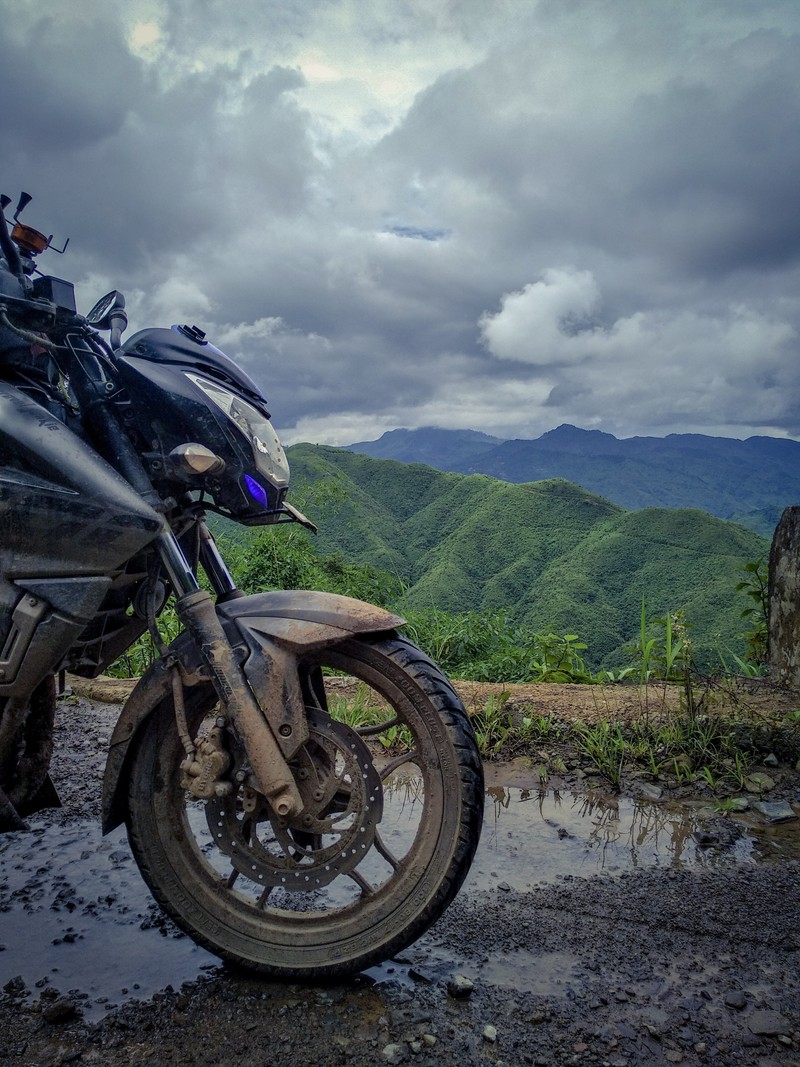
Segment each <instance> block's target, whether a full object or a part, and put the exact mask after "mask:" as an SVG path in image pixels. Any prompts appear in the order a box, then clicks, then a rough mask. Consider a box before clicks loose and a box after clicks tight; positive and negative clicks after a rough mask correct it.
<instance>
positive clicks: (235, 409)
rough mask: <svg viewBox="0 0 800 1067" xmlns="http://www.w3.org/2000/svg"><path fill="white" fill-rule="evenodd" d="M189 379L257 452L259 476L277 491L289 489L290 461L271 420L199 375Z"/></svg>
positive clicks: (255, 455) (255, 453)
mask: <svg viewBox="0 0 800 1067" xmlns="http://www.w3.org/2000/svg"><path fill="white" fill-rule="evenodd" d="M186 377H187V378H188V379H189V381H190V382H192V383H193V384H194V385H196V386H197V388H198V389H200V390H202V392H203V393H205V395H206V396H207V397H208V399H209V400H210V401H211V402H212V404H214V406H215V407H218V408H219V410H220V411H221V412H222V413H223V414H224V415H227V417H228V418H229V419H230V421H231V422H232V423H234V425H235V426H236V428H237V429H238V430H239V431H240V432H241V433H243V434H244V436H245V437H246V438H247V440H248V441H249V442H250V446H251V448H252V449H253V459H254V460H255V464H256V469H257V470H258V472H259V473H260V474H263V475H264V476H265V477H266V478H268V479H269V480H270V481H271V482H272V484H273V485H274V486H275V487H276V488H278V489H282V488H285V487H286V486H287V485H288V484H289V461H288V460H287V459H286V453H285V452H284V451H283V445H282V444H281V443H280V441H279V440H278V435H277V434H276V433H275V430H274V429H273V428H272V423H271V422H270V421H269V419H268V418H266V417H265V416H264V415H262V413H261V412H260V411H259V410H258V409H257V408H254V407H253V405H252V404H248V402H247V401H246V400H242V398H241V397H240V396H237V395H236V394H235V393H232V392H230V390H228V389H226V388H225V387H224V386H222V385H217V383H216V382H211V381H209V380H208V378H201V377H200V375H199V374H187V375H186Z"/></svg>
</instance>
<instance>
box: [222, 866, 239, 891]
mask: <svg viewBox="0 0 800 1067" xmlns="http://www.w3.org/2000/svg"><path fill="white" fill-rule="evenodd" d="M238 877H239V872H238V871H237V870H236V868H235V867H234V869H233V870H232V871H231V873H230V874H229V875H228V877H227V879H226V881H225V885H226V886H227V887H228V889H233V887H234V885H235V883H236V879H237V878H238Z"/></svg>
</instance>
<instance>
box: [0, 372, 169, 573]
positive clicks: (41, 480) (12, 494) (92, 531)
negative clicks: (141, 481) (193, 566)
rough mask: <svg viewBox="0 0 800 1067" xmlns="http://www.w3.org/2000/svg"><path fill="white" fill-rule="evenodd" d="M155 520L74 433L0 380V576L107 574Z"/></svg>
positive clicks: (147, 535)
mask: <svg viewBox="0 0 800 1067" xmlns="http://www.w3.org/2000/svg"><path fill="white" fill-rule="evenodd" d="M162 528H163V519H162V517H161V516H160V515H159V514H158V512H156V511H154V510H153V508H151V507H149V506H148V505H147V504H145V503H144V502H143V501H142V499H141V498H140V496H139V495H138V494H137V493H136V492H135V490H134V489H132V488H131V486H130V485H129V484H128V483H127V482H126V481H125V480H124V479H123V478H122V477H121V476H120V475H119V474H117V472H116V471H115V470H114V469H113V468H112V467H111V466H110V465H109V464H108V463H107V462H106V461H105V460H104V459H103V458H102V457H101V456H99V455H98V454H97V452H96V451H95V450H94V449H92V448H91V447H90V446H89V445H88V444H87V443H86V442H85V441H82V440H81V438H80V437H78V436H77V434H75V433H73V432H72V431H71V430H69V429H68V428H67V427H66V426H65V425H64V424H63V423H62V422H61V421H60V420H59V419H57V418H55V417H54V416H53V415H51V414H50V413H49V412H48V411H46V410H45V409H44V408H43V407H42V406H41V405H40V404H37V403H36V402H35V401H34V400H32V399H31V398H30V397H28V396H26V395H25V394H24V393H23V392H22V391H21V390H20V389H18V388H17V387H16V386H14V385H12V384H10V383H9V382H4V381H0V573H2V574H3V575H4V576H5V577H6V578H8V579H17V578H20V577H23V576H25V577H31V578H49V577H53V578H64V577H78V576H80V575H98V574H103V575H106V574H110V573H112V572H113V571H114V570H116V569H117V568H118V567H121V566H123V565H124V564H125V562H126V561H127V560H128V559H130V558H131V556H134V555H135V554H136V553H137V552H138V551H140V550H141V549H142V548H143V547H144V546H145V545H147V544H149V543H150V542H151V541H152V540H153V539H154V538H155V537H156V536H157V534H158V533H159V532H160V530H161V529H162Z"/></svg>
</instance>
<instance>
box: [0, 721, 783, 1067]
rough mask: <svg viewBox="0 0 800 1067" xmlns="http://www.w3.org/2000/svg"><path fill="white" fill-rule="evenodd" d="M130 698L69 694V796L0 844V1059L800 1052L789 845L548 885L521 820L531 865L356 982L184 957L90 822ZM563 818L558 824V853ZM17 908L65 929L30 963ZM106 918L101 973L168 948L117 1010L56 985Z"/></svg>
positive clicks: (477, 891) (311, 1060)
mask: <svg viewBox="0 0 800 1067" xmlns="http://www.w3.org/2000/svg"><path fill="white" fill-rule="evenodd" d="M116 710H117V709H115V708H112V707H107V706H103V705H88V704H87V703H86V702H85V701H76V702H75V703H72V704H69V705H65V706H64V708H63V709H62V712H61V715H60V722H61V727H60V729H59V738H58V745H59V753H60V755H59V759H58V763H57V766H56V768H55V774H56V777H57V778H58V779H59V783H58V784H59V788H60V790H61V792H62V797H63V800H64V804H65V806H64V808H63V809H62V810H61V811H56V812H49V813H42V814H40V815H38V816H36V817H35V818H34V820H33V822H34V829H35V833H34V834H33V835H31V837H30V843H29V844H28V843H23V842H22V841H21V835H8V836H7V837H6V838H5V839H3V841H2V842H0V861H2V862H4V864H5V865H4V866H2V867H0V872H2V875H3V876H2V878H0V989H2V990H3V991H2V993H0V1018H2V1027H0V1063H2V1064H8V1065H9V1067H11V1065H23V1064H24V1065H34V1064H40V1065H50V1064H65V1063H80V1064H84V1063H85V1064H102V1065H103V1067H106V1065H108V1067H116V1065H123V1064H124V1065H125V1067H128V1065H133V1064H140V1063H149V1064H173V1063H175V1064H177V1063H186V1062H189V1063H194V1064H198V1065H202V1064H208V1065H214V1067H216V1065H219V1064H236V1065H237V1067H251V1065H252V1067H256V1065H258V1067H262V1065H266V1064H276V1065H277V1064H280V1065H281V1067H295V1065H300V1064H302V1065H308V1064H315V1065H328V1064H331V1065H333V1064H337V1065H338V1064H342V1065H343V1064H349V1065H353V1067H362V1065H363V1067H367V1065H369V1067H375V1065H380V1064H385V1063H408V1064H412V1063H414V1064H421V1065H422V1064H426V1065H434V1064H435V1065H451V1064H452V1065H456V1064H458V1065H459V1067H461V1065H464V1064H471V1063H486V1064H490V1063H491V1064H507V1065H514V1067H516V1065H520V1064H534V1065H537V1067H549V1065H554V1067H555V1065H561V1064H581V1065H584V1064H585V1065H587V1067H588V1065H592V1067H593V1065H611V1067H623V1065H626V1067H635V1065H645V1064H668V1063H684V1064H718V1065H723V1067H725V1065H734V1064H737V1065H738V1064H741V1065H748V1067H750V1065H756V1067H758V1065H763V1067H768V1065H772V1064H775V1065H785V1067H790V1065H791V1067H796V1065H798V1064H800V980H799V979H798V962H800V953H799V952H798V950H799V949H800V864H799V863H798V862H797V861H796V860H791V859H781V858H780V857H778V858H777V859H775V858H773V862H769V863H758V864H756V863H752V862H749V861H747V862H742V863H736V862H734V863H729V864H722V865H721V866H719V867H714V866H706V867H703V866H699V865H693V866H689V867H682V866H679V867H673V866H670V865H669V864H668V863H665V865H663V866H653V867H649V868H648V869H636V868H635V867H632V866H631V865H628V869H626V870H623V871H621V872H619V873H613V872H612V873H609V871H608V870H602V869H601V870H592V871H591V872H590V873H588V874H587V873H586V870H585V868H581V869H580V870H581V872H582V873H581V874H580V876H578V875H576V874H570V873H567V874H566V875H562V876H560V877H558V878H557V880H556V881H555V882H553V881H552V879H551V878H549V877H547V875H548V871H547V870H546V869H545V867H546V865H547V863H548V862H549V861H548V858H547V855H546V854H545V853H542V852H539V851H537V848H536V847H535V846H534V844H533V842H532V840H531V842H530V843H529V841H528V840H527V839H526V838H525V837H524V836H522V837H520V836H519V835H517V840H516V841H515V843H514V845H515V848H516V850H517V853H518V857H517V861H518V867H517V870H519V864H520V863H522V864H523V865H524V866H525V870H526V878H525V879H522V880H520V879H519V878H517V879H514V878H510V877H509V876H508V875H507V872H506V871H505V870H504V869H503V867H502V866H501V861H500V860H494V859H490V860H489V861H487V862H489V864H490V866H491V863H493V862H494V863H496V866H497V869H496V870H489V871H488V875H489V877H488V880H487V878H482V879H481V880H480V881H479V882H477V883H472V884H471V883H468V885H467V887H465V890H464V891H462V894H461V895H460V896H459V898H458V899H457V900H456V902H455V904H454V905H453V906H452V907H451V908H450V910H449V912H448V913H447V915H446V916H445V918H444V919H443V920H442V921H440V922H439V923H438V924H437V925H436V926H435V927H434V928H433V929H432V930H431V931H430V932H429V933H428V934H427V935H426V936H425V937H424V938H423V939H422V940H421V941H420V942H418V943H417V944H416V945H415V946H413V948H412V949H410V950H409V951H408V952H407V953H406V954H405V955H403V956H402V957H401V958H400V959H398V960H395V961H392V962H391V963H389V964H387V965H385V966H384V967H382V968H380V969H379V970H376V971H374V972H372V973H371V974H368V975H364V976H360V977H359V978H357V979H355V980H353V981H352V982H350V983H348V984H337V985H331V986H319V985H297V984H293V985H285V984H281V983H272V982H264V981H261V980H256V979H253V978H251V977H248V976H247V975H244V974H238V973H235V972H233V971H231V970H229V969H225V968H222V967H218V966H217V965H216V964H215V963H214V961H213V960H212V959H211V958H210V957H203V958H200V959H198V958H197V957H195V956H192V957H191V958H190V957H189V956H187V953H190V951H191V949H190V946H188V942H187V939H185V938H183V939H176V938H174V930H173V929H172V928H171V927H170V925H169V924H167V923H162V922H161V921H160V920H159V918H158V915H157V913H156V911H155V906H154V905H151V904H149V903H148V902H147V898H146V894H144V892H143V891H142V890H140V889H139V888H138V874H137V872H136V871H135V869H133V865H132V862H131V861H130V860H129V859H128V858H127V857H126V850H127V845H126V844H125V842H124V838H121V839H119V840H117V839H114V840H113V841H111V842H110V843H108V842H106V843H102V844H98V843H97V842H96V841H95V839H94V838H92V839H90V837H89V831H88V830H87V829H86V827H88V826H89V825H90V822H91V823H93V822H94V820H95V818H96V815H97V803H98V797H99V780H100V775H101V772H102V765H103V745H104V743H105V739H106V738H107V736H108V733H109V731H110V728H111V724H112V722H113V717H114V715H115V713H116ZM797 810H800V809H797ZM562 831H563V834H562ZM506 832H507V831H504V830H503V829H502V825H501V829H500V831H499V833H501V834H502V833H506ZM510 833H511V831H508V834H509V836H510ZM570 833H571V831H570V830H569V829H567V828H565V827H562V826H555V827H554V828H553V837H554V839H555V840H559V839H560V838H561V837H562V836H563V838H564V845H565V847H567V846H568V845H569V840H568V838H569V836H570ZM97 840H98V841H99V838H98V839H97ZM9 842H10V844H9ZM59 842H61V844H59ZM103 850H105V851H103ZM528 852H529V854H528ZM498 855H499V854H498ZM103 864H105V865H106V866H102V865H103ZM101 867H102V870H101V871H100V873H99V874H98V873H97V871H98V870H100V868H101ZM92 872H94V873H92ZM103 872H105V873H103ZM120 872H122V873H120ZM92 878H95V879H99V881H93V880H92ZM509 882H511V883H513V884H509ZM140 892H141V893H142V897H141V901H142V903H140V904H137V903H133V904H131V903H130V901H131V899H135V900H136V901H138V900H139V899H140V898H139V897H136V896H135V897H134V898H131V897H130V896H126V894H130V893H132V894H137V893H140ZM137 909H138V910H137ZM25 916H28V917H29V918H30V917H31V916H33V917H34V918H35V919H36V921H37V922H38V923H41V924H46V923H52V924H54V925H53V927H52V931H51V932H52V933H53V935H54V936H53V937H52V939H51V940H52V948H51V949H48V950H47V954H46V955H47V958H42V959H41V960H38V959H37V961H36V963H32V962H31V959H32V958H33V954H34V952H35V948H34V946H33V945H32V944H30V945H28V942H26V941H25V940H24V938H23V936H22V935H21V934H20V929H21V924H22V922H23V918H24V917H25ZM93 924H94V925H93ZM92 930H94V931H95V936H98V937H99V940H98V948H97V950H93V951H90V952H87V953H86V956H87V958H88V959H89V960H90V961H91V960H96V961H98V966H99V961H100V960H101V959H102V958H103V951H105V952H106V953H107V954H108V955H109V957H110V958H111V960H112V966H113V961H114V958H115V953H116V966H117V967H118V968H123V967H128V968H129V969H130V968H131V967H132V968H133V970H132V971H131V974H132V975H133V977H134V978H135V977H136V974H137V973H138V972H137V969H139V971H140V972H141V974H142V975H144V974H145V972H147V967H148V963H149V962H151V960H148V956H153V955H154V954H155V949H153V948H152V946H153V945H155V944H156V943H158V946H159V950H158V959H159V964H158V967H159V970H158V972H157V976H158V984H157V985H156V987H155V988H156V989H157V990H158V991H156V992H154V993H153V992H152V989H147V988H145V987H142V988H140V989H139V990H138V991H137V990H136V988H135V985H136V984H140V983H138V982H132V984H131V985H130V987H129V996H126V995H123V996H121V997H118V998H116V1000H117V1004H116V1006H115V1007H113V1008H111V1010H106V1008H107V1007H108V1005H104V1004H103V1003H102V998H96V997H95V996H94V993H95V992H96V987H95V990H94V992H93V993H91V995H90V993H89V992H87V990H88V989H89V988H90V985H91V980H90V978H89V977H85V978H83V979H81V980H80V981H79V980H77V979H65V981H71V982H73V983H77V984H71V985H66V984H64V982H63V981H61V980H60V978H59V974H60V973H62V972H64V973H66V969H65V966H64V961H67V960H69V959H70V958H71V955H72V954H73V950H74V951H75V952H76V953H77V951H78V949H79V948H80V943H79V941H80V939H81V938H84V939H88V938H91V936H92ZM48 931H50V928H49V927H48ZM98 931H99V935H98ZM48 937H49V933H48ZM70 937H72V941H73V942H76V939H78V941H77V942H76V944H75V945H73V944H72V943H71V942H70V940H69V938H70ZM117 938H119V941H117V940H116V939H117ZM29 940H30V939H29ZM50 943H51V941H47V942H46V944H47V945H50ZM103 945H105V949H104V950H103V947H102V946H103ZM162 947H163V948H164V951H161V949H162ZM194 951H196V950H194ZM137 952H138V953H139V955H137ZM123 956H125V957H126V959H124V960H123ZM187 959H190V962H189V967H188V970H187V962H186V961H187ZM131 960H132V961H133V962H131ZM37 967H38V968H39V970H38V971H37V969H36V968H37ZM58 968H61V970H59V969H58ZM40 971H41V972H42V977H41V978H40V979H39V980H38V981H37V980H35V979H36V975H37V974H39V972H40ZM126 973H127V972H126ZM148 973H149V972H148ZM187 974H188V975H189V976H190V977H189V978H188V980H187ZM20 975H21V976H22V977H21V978H20V979H18V976H20ZM198 976H199V977H198ZM456 979H458V983H457V984H454V983H455V982H456ZM92 980H93V979H92ZM464 980H466V981H464ZM141 981H142V982H144V979H143V978H142V979H141ZM109 982H110V984H113V981H112V980H111V979H109ZM127 988H128V987H126V989H127ZM454 994H456V995H454ZM135 997H141V998H142V999H139V1000H136V999H133V998H135Z"/></svg>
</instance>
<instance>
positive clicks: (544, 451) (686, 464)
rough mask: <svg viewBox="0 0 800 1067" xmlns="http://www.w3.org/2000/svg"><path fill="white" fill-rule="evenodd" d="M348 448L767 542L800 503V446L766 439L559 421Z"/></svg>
mask: <svg viewBox="0 0 800 1067" xmlns="http://www.w3.org/2000/svg"><path fill="white" fill-rule="evenodd" d="M346 447H347V449H348V450H349V451H352V452H357V453H360V454H363V455H370V456H373V457H374V458H381V459H393V460H398V461H399V462H405V463H410V462H417V463H424V464H427V465H428V466H431V467H434V468H436V469H437V470H443V471H449V472H452V473H458V474H486V475H489V476H490V477H493V478H498V479H501V480H503V481H508V482H514V483H524V482H531V481H539V480H542V479H547V478H559V477H560V478H565V479H566V480H567V481H570V482H573V483H575V484H577V485H581V486H583V487H584V488H585V489H588V490H589V491H590V492H594V493H597V494H598V495H600V496H603V497H606V498H607V499H609V500H613V501H615V502H616V503H618V504H620V505H621V506H622V507H624V508H626V509H629V510H638V509H640V508H645V507H670V508H675V507H694V508H699V509H700V510H702V511H707V512H708V513H709V514H711V515H716V516H717V517H718V518H723V519H730V520H732V521H738V522H741V523H742V524H743V525H746V526H747V527H748V528H750V529H752V530H754V531H755V532H757V533H759V534H761V535H762V536H771V533H772V530H773V529H774V526H775V524H776V522H777V517H779V516H780V513H781V511H782V510H783V508H785V507H787V506H789V505H790V504H793V503H795V502H796V501H798V500H800V442H798V441H792V440H788V439H782V438H773V437H765V436H752V437H748V438H746V439H745V440H743V441H742V440H738V439H736V438H728V437H713V436H710V435H705V434H668V435H667V436H666V437H630V438H617V437H615V436H614V435H613V434H609V433H606V432H605V431H601V430H584V429H581V428H580V427H577V426H573V425H571V424H570V423H562V424H561V425H560V426H557V427H555V428H554V429H553V430H548V431H547V432H546V433H544V434H542V435H541V436H540V437H538V438H535V439H526V438H513V439H512V438H507V439H501V438H492V437H491V436H490V435H488V434H479V433H478V432H477V431H474V430H442V429H437V428H435V427H424V428H422V429H420V430H389V431H387V432H386V433H385V434H383V435H382V436H381V437H380V438H379V439H378V440H377V441H373V442H368V441H367V442H364V441H362V442H357V443H355V444H352V445H348V446H346ZM776 515H777V517H776Z"/></svg>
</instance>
